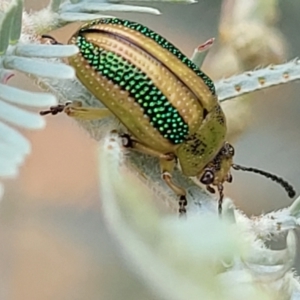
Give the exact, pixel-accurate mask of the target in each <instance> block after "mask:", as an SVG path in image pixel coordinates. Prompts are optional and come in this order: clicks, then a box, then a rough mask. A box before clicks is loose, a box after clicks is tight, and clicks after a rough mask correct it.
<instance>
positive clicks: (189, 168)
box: [41, 18, 295, 215]
mask: <svg viewBox="0 0 300 300" xmlns="http://www.w3.org/2000/svg"><path fill="white" fill-rule="evenodd" d="M45 37H47V36H45ZM68 43H69V44H73V45H76V46H77V47H78V48H79V53H78V54H76V55H74V56H72V57H70V58H68V62H69V64H70V65H71V66H73V67H74V69H75V70H76V75H77V78H78V79H79V81H81V83H82V84H83V85H84V86H85V87H86V88H87V89H88V90H89V91H90V92H91V93H92V94H93V95H94V96H95V97H96V98H97V99H99V101H101V102H102V103H103V104H104V106H105V107H106V108H95V107H83V106H82V104H81V103H80V102H78V101H74V102H73V103H66V104H65V105H58V106H55V107H51V108H50V109H49V110H46V111H43V112H41V114H42V115H46V114H48V113H51V114H56V113H58V112H62V111H63V112H65V113H66V114H67V115H69V116H71V117H75V118H80V119H86V120H92V119H99V118H103V117H107V116H109V115H114V116H115V117H117V118H118V120H119V121H120V122H121V123H122V124H123V125H124V126H125V127H126V129H127V130H128V133H123V134H120V136H121V137H122V141H123V145H124V147H127V148H131V149H133V150H137V151H140V152H143V153H145V154H149V155H152V156H156V157H158V158H159V162H160V167H161V176H162V179H163V180H164V181H165V183H166V184H167V185H168V186H169V187H170V188H171V189H172V190H173V191H174V192H175V194H176V195H177V196H178V199H179V215H184V214H185V213H186V206H187V199H186V191H185V190H184V189H183V188H182V187H181V186H179V185H177V184H176V183H174V182H173V180H172V171H173V169H174V167H175V166H176V165H179V167H180V169H181V171H182V173H183V174H184V175H186V176H189V177H196V178H198V180H199V181H200V183H202V184H204V185H205V186H206V188H207V190H208V191H209V192H211V193H214V192H215V187H216V189H217V191H218V193H219V199H218V211H219V213H221V210H222V201H223V197H224V194H223V184H224V182H231V181H232V175H231V172H230V169H231V168H233V169H235V170H243V171H250V172H255V173H258V174H261V175H263V176H266V177H268V178H270V179H271V180H273V181H275V182H277V183H279V184H280V185H282V186H283V188H284V189H285V190H286V192H287V193H288V196H289V197H291V198H292V197H294V196H295V191H294V189H293V187H292V186H291V185H290V184H289V183H287V182H286V181H285V180H283V179H282V178H280V177H278V176H276V175H273V174H270V173H268V172H265V171H262V170H258V169H256V168H247V167H243V166H240V165H237V164H234V163H233V156H234V148H233V146H232V145H230V144H229V143H228V142H226V130H227V129H226V119H225V115H224V113H223V111H222V108H221V106H220V104H219V102H218V98H217V95H216V90H215V87H214V83H213V81H212V80H211V79H210V78H209V77H208V76H207V75H206V74H204V73H203V72H202V71H201V70H200V69H199V68H198V67H197V66H196V65H195V64H194V63H193V62H192V61H191V60H190V59H188V58H187V57H186V56H185V55H184V54H183V53H182V52H181V51H180V50H179V49H177V48H176V47H175V46H174V45H173V44H171V43H170V42H169V41H167V40H166V39H165V38H163V37H162V36H161V35H159V34H157V33H156V32H154V31H152V30H151V29H149V28H148V27H146V26H144V25H142V24H139V23H136V22H132V21H128V20H122V19H119V18H101V19H97V20H93V21H91V22H88V23H86V24H84V25H83V26H81V27H80V29H79V30H78V31H77V32H76V33H75V34H74V35H73V36H72V37H71V38H70V40H69V42H68Z"/></svg>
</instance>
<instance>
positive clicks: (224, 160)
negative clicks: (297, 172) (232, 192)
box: [199, 142, 296, 213]
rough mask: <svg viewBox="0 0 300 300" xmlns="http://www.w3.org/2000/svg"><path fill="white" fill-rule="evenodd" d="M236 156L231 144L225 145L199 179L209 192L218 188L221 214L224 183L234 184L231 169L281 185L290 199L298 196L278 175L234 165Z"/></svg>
mask: <svg viewBox="0 0 300 300" xmlns="http://www.w3.org/2000/svg"><path fill="white" fill-rule="evenodd" d="M233 155H234V148H233V147H232V146H231V145H230V144H229V143H227V142H226V143H225V144H224V146H223V147H222V148H221V150H220V151H219V153H218V154H217V155H216V157H215V158H214V159H213V160H212V161H211V162H210V163H208V164H207V166H206V167H205V168H204V170H203V172H202V173H201V176H200V178H199V180H200V182H201V183H203V184H205V185H206V188H207V190H208V191H209V192H211V193H214V192H215V189H214V188H213V187H212V186H216V187H217V189H218V192H219V195H220V197H219V213H220V212H221V209H222V200H223V183H224V182H225V181H227V182H232V175H231V173H230V168H233V169H234V170H241V171H248V172H253V173H256V174H260V175H263V176H265V177H267V178H269V179H271V180H273V181H274V182H277V183H278V184H280V185H281V186H282V187H283V188H284V189H285V190H286V192H287V194H288V196H289V197H290V198H293V197H294V196H295V194H296V192H295V190H294V188H293V187H292V186H291V185H290V184H289V183H288V182H287V181H285V180H284V179H282V178H280V177H278V176H277V175H274V174H271V173H269V172H266V171H263V170H259V169H256V168H248V167H244V166H240V165H237V164H233V162H232V157H233Z"/></svg>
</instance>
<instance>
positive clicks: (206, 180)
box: [200, 170, 215, 184]
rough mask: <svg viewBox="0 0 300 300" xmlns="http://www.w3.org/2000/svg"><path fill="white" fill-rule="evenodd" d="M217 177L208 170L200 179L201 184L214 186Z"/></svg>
mask: <svg viewBox="0 0 300 300" xmlns="http://www.w3.org/2000/svg"><path fill="white" fill-rule="evenodd" d="M214 179H215V175H214V173H213V171H211V170H206V171H205V172H204V174H203V175H202V177H201V178H200V182H201V183H203V184H212V183H213V182H214Z"/></svg>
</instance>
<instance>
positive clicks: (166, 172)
mask: <svg viewBox="0 0 300 300" xmlns="http://www.w3.org/2000/svg"><path fill="white" fill-rule="evenodd" d="M175 163H176V161H175V159H172V160H166V159H161V160H160V168H161V174H162V179H163V180H164V181H165V183H166V184H167V185H168V186H169V188H170V189H171V190H173V191H174V193H175V194H176V195H177V196H178V197H179V201H178V204H179V208H178V212H179V217H185V216H186V206H187V204H188V203H187V199H186V191H185V190H184V189H183V188H182V187H180V186H178V185H177V184H175V183H174V182H173V180H172V175H171V172H172V171H173V169H174V166H175Z"/></svg>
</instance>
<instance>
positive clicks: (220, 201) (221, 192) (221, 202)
mask: <svg viewBox="0 0 300 300" xmlns="http://www.w3.org/2000/svg"><path fill="white" fill-rule="evenodd" d="M223 189H224V188H223V184H218V192H219V195H220V196H219V200H218V212H219V216H221V215H222V204H223V198H224V193H223Z"/></svg>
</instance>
